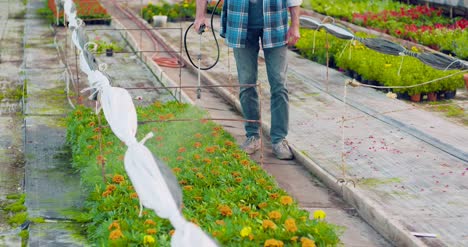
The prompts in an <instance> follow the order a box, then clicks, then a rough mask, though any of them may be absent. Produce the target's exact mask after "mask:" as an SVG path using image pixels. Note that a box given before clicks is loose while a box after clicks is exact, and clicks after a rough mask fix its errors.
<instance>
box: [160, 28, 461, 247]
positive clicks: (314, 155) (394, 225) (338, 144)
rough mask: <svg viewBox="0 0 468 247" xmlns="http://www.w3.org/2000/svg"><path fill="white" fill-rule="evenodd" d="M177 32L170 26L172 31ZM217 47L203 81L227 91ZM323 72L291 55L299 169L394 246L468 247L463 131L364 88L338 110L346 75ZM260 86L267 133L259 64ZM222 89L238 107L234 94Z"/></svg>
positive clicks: (231, 76) (207, 49) (206, 43)
mask: <svg viewBox="0 0 468 247" xmlns="http://www.w3.org/2000/svg"><path fill="white" fill-rule="evenodd" d="M188 24H189V23H186V24H182V27H183V28H184V27H187V26H188ZM180 25H181V24H180V23H169V26H170V27H176V26H177V27H179V26H180ZM215 27H216V26H215ZM159 33H160V34H161V36H163V37H164V38H166V39H167V40H168V43H172V44H174V43H176V44H177V43H178V42H179V37H178V36H177V35H176V34H174V33H173V32H171V31H170V30H167V31H166V30H159ZM205 35H208V34H204V36H205ZM209 38H210V37H204V40H203V41H202V44H203V48H202V50H203V52H202V53H203V54H204V64H205V65H207V64H210V63H212V61H213V57H214V55H213V53H214V51H213V50H214V47H215V44H214V42H213V41H212V40H211V41H210V40H209ZM198 40H199V39H198V36H197V35H196V34H194V33H191V34H189V39H188V40H187V42H188V45H189V46H190V47H191V49H193V50H194V51H195V52H196V51H198ZM220 43H221V45H220V46H221V59H220V64H219V65H217V66H216V67H215V68H214V69H212V70H209V71H207V72H203V75H204V77H203V78H204V82H206V83H212V84H226V83H232V84H234V83H236V79H235V77H236V76H235V74H236V73H235V64H234V63H235V62H234V59H232V52H231V53H230V55H231V56H230V57H228V54H229V53H228V50H227V48H226V46H225V45H223V44H222V43H223V42H222V40H221V42H220ZM195 52H194V54H196V53H195ZM229 59H230V60H229ZM328 73H329V79H328V81H327V80H326V74H327V69H326V68H325V67H324V66H322V65H319V64H316V63H314V62H311V61H309V60H306V59H303V58H301V57H300V56H298V55H297V54H295V53H293V52H290V54H289V73H288V81H289V82H288V83H289V89H290V118H291V119H290V134H289V137H288V140H289V142H290V144H291V146H292V147H293V148H294V150H295V153H296V157H297V161H298V162H300V163H301V164H303V165H304V166H305V167H307V168H308V169H309V170H310V171H312V172H313V173H314V174H315V175H316V176H318V177H319V178H320V179H321V180H322V181H323V182H324V183H325V184H326V185H327V186H328V187H329V188H332V189H334V190H335V191H337V192H338V193H340V194H341V196H342V197H343V198H344V199H345V200H346V201H348V202H349V203H351V205H353V207H355V208H356V209H357V211H358V212H359V214H360V215H361V216H362V217H363V218H364V219H366V221H368V222H369V223H370V224H371V225H373V226H374V227H375V228H376V229H377V230H378V231H379V232H380V233H382V234H383V235H384V236H385V237H386V238H387V239H389V240H390V241H391V242H392V243H393V244H395V245H396V246H425V245H428V246H467V245H468V232H467V231H466V229H467V227H468V225H467V223H466V222H468V218H467V217H468V216H467V215H468V199H467V198H466V196H464V195H466V193H467V190H468V180H467V179H466V176H465V174H466V173H467V169H468V163H467V160H468V159H467V157H468V153H467V152H468V145H466V140H467V139H468V131H467V128H466V127H465V126H461V125H457V124H455V123H453V122H451V121H448V120H447V119H444V118H441V117H440V116H438V115H437V114H435V113H433V112H428V111H424V110H421V109H420V108H418V107H414V106H413V105H412V104H411V103H409V102H405V101H400V100H393V99H390V98H387V97H386V96H385V94H383V93H381V92H378V91H375V90H373V89H368V88H348V90H347V100H346V102H347V103H346V104H344V99H343V92H344V86H343V85H344V80H345V79H346V77H345V76H344V75H343V74H341V73H339V72H338V71H334V70H329V72H328ZM259 82H261V83H262V90H263V91H262V94H263V95H264V96H265V97H264V100H263V105H262V111H263V113H264V114H263V115H262V117H263V119H264V120H265V122H264V124H265V126H266V128H267V129H268V125H269V114H268V113H269V101H268V96H269V91H268V83H267V80H266V72H265V68H264V62H263V60H262V59H260V69H259ZM219 91H220V92H222V93H224V96H225V97H226V98H227V99H230V100H236V96H235V95H236V91H235V90H225V89H220V90H219ZM229 94H231V95H229ZM342 116H344V118H345V120H346V121H345V124H344V130H342V128H341V119H342ZM342 140H344V142H343V141H342ZM342 146H344V148H342ZM342 153H344V154H345V162H344V164H345V167H343V166H342V161H341V157H342ZM341 178H344V179H347V180H348V181H351V180H352V181H354V182H355V184H356V187H354V186H353V183H348V184H339V183H337V180H338V179H341ZM411 232H423V233H431V234H436V235H437V238H417V237H414V236H413V234H412V233H411Z"/></svg>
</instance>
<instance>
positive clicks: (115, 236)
mask: <svg viewBox="0 0 468 247" xmlns="http://www.w3.org/2000/svg"><path fill="white" fill-rule="evenodd" d="M121 237H123V233H122V231H120V229H115V230H113V231H112V232H110V234H109V239H110V240H116V239H119V238H121Z"/></svg>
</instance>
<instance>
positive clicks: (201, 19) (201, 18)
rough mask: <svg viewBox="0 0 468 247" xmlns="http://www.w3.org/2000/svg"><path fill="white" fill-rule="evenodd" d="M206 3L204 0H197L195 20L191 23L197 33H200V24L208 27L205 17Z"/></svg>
mask: <svg viewBox="0 0 468 247" xmlns="http://www.w3.org/2000/svg"><path fill="white" fill-rule="evenodd" d="M206 5H207V3H206V0H197V9H196V14H195V22H194V23H193V27H194V28H195V31H197V33H200V26H202V25H205V26H206V27H209V25H208V23H207V20H206V18H205V14H206Z"/></svg>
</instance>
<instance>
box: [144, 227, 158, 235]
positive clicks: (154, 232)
mask: <svg viewBox="0 0 468 247" xmlns="http://www.w3.org/2000/svg"><path fill="white" fill-rule="evenodd" d="M157 232H158V231H156V229H154V228H150V229H148V230H146V233H147V234H156V233H157Z"/></svg>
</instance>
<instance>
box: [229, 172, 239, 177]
mask: <svg viewBox="0 0 468 247" xmlns="http://www.w3.org/2000/svg"><path fill="white" fill-rule="evenodd" d="M231 174H232V176H234V177H239V176H240V175H241V174H240V172H232V173H231Z"/></svg>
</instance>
